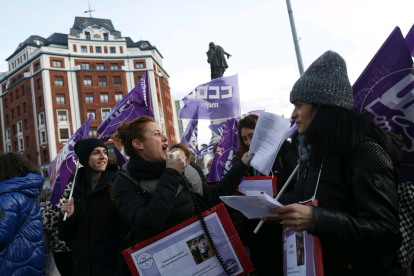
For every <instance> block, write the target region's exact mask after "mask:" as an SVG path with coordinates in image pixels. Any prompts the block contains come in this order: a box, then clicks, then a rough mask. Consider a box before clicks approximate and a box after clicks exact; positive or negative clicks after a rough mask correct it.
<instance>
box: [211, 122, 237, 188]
mask: <svg viewBox="0 0 414 276" xmlns="http://www.w3.org/2000/svg"><path fill="white" fill-rule="evenodd" d="M238 127H239V122H238V121H237V120H236V119H234V118H233V119H230V120H228V121H227V122H226V126H225V127H224V131H223V135H222V136H221V138H220V142H219V144H218V145H217V151H216V154H215V155H214V160H213V163H212V164H211V171H210V176H209V177H208V181H220V179H221V178H223V176H224V175H225V174H226V173H227V172H228V171H229V170H230V168H231V166H233V163H234V162H235V158H234V157H235V156H236V154H237V149H238V148H239V137H238V135H237V129H238Z"/></svg>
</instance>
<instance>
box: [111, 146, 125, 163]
mask: <svg viewBox="0 0 414 276" xmlns="http://www.w3.org/2000/svg"><path fill="white" fill-rule="evenodd" d="M114 153H115V157H116V163H117V164H118V167H119V168H122V166H123V165H124V164H125V163H126V162H128V159H127V158H126V157H125V156H124V155H123V154H122V152H120V151H119V149H118V147H117V146H115V145H114Z"/></svg>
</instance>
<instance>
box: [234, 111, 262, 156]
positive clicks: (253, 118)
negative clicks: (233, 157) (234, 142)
mask: <svg viewBox="0 0 414 276" xmlns="http://www.w3.org/2000/svg"><path fill="white" fill-rule="evenodd" d="M258 119H259V116H257V115H254V114H252V115H247V116H246V117H244V118H243V119H241V120H240V121H239V129H238V130H237V132H238V134H239V150H238V151H237V156H239V157H242V156H243V154H245V153H246V152H248V151H249V148H248V147H247V146H246V145H245V144H244V141H243V138H242V135H241V130H242V128H249V129H255V128H256V123H257V120H258Z"/></svg>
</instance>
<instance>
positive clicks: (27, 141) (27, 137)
mask: <svg viewBox="0 0 414 276" xmlns="http://www.w3.org/2000/svg"><path fill="white" fill-rule="evenodd" d="M28 146H29V136H26V147H28Z"/></svg>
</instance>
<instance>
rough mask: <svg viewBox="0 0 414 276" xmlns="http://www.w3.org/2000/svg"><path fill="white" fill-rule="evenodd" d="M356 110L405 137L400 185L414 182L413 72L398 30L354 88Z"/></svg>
mask: <svg viewBox="0 0 414 276" xmlns="http://www.w3.org/2000/svg"><path fill="white" fill-rule="evenodd" d="M353 91H354V106H353V109H354V110H355V111H356V112H359V113H361V114H363V115H365V116H367V117H368V118H369V119H371V120H372V121H373V122H374V123H375V124H376V125H378V126H379V127H380V128H382V129H384V130H387V131H391V132H393V133H396V134H401V135H402V136H403V142H404V145H403V148H402V150H403V157H402V167H401V168H400V181H404V182H405V181H410V182H411V183H413V182H414V69H413V60H412V58H411V54H410V51H409V50H408V47H407V44H406V41H405V39H404V37H403V35H402V33H401V30H400V29H399V28H398V27H396V28H395V29H394V31H393V32H392V33H391V35H390V36H389V37H388V38H387V40H386V41H385V42H384V44H383V45H382V46H381V48H380V49H379V50H378V52H377V53H376V54H375V56H374V58H373V59H372V60H371V62H370V63H369V64H368V66H367V67H366V68H365V70H364V71H363V73H362V74H361V76H360V77H359V78H358V80H357V81H356V82H355V84H354V85H353Z"/></svg>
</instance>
